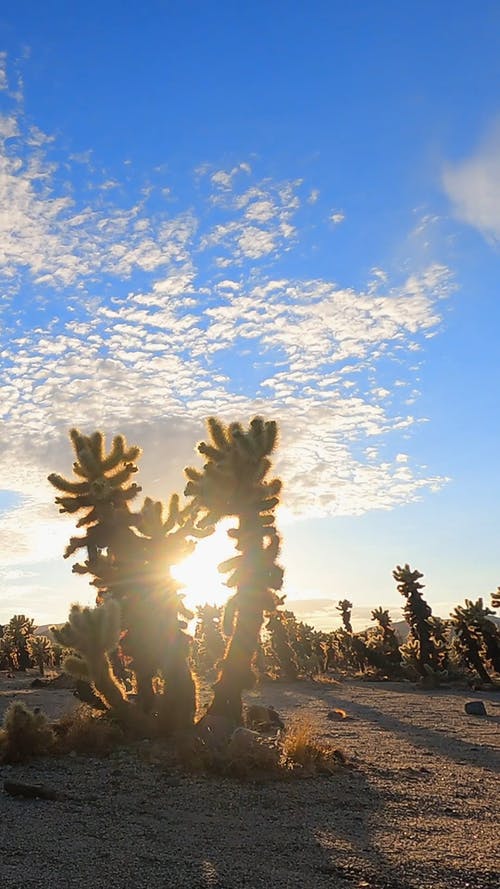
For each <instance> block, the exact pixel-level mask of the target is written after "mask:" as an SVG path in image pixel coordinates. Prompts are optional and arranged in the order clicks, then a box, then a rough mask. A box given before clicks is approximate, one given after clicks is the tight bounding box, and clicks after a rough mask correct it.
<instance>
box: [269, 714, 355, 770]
mask: <svg viewBox="0 0 500 889" xmlns="http://www.w3.org/2000/svg"><path fill="white" fill-rule="evenodd" d="M281 746H282V752H283V765H284V766H285V767H288V768H292V769H293V768H294V767H297V766H298V767H299V768H300V769H301V770H302V771H303V772H304V773H306V774H308V775H311V774H313V775H314V774H322V773H323V774H324V773H327V774H331V773H333V772H336V771H338V769H339V768H340V767H341V766H342V765H345V764H346V757H345V755H344V754H343V753H342V751H341V750H339V749H338V748H335V747H332V746H331V745H330V744H326V743H324V742H323V741H320V740H318V737H317V730H316V729H315V726H314V723H313V721H312V720H311V719H310V718H309V717H307V716H304V715H300V716H297V717H296V718H295V719H293V720H292V721H291V722H290V724H289V725H288V726H287V728H286V730H285V733H284V735H283V738H282V740H281Z"/></svg>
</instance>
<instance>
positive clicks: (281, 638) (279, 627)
mask: <svg viewBox="0 0 500 889" xmlns="http://www.w3.org/2000/svg"><path fill="white" fill-rule="evenodd" d="M266 629H267V631H268V633H269V635H270V643H271V652H272V654H273V655H274V656H275V658H276V660H277V661H278V664H279V668H280V673H281V675H282V676H283V677H284V678H285V679H290V680H294V679H297V676H298V675H299V667H298V663H297V658H296V656H295V652H294V650H293V648H292V646H291V644H290V637H289V634H288V626H287V622H286V620H285V614H284V612H282V611H275V612H273V613H272V614H270V615H269V617H268V620H267V624H266Z"/></svg>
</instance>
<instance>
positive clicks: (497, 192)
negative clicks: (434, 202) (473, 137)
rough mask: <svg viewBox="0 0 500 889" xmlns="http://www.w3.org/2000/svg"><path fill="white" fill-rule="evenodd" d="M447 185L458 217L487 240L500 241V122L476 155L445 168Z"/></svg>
mask: <svg viewBox="0 0 500 889" xmlns="http://www.w3.org/2000/svg"><path fill="white" fill-rule="evenodd" d="M443 187H444V190H445V192H446V194H447V196H448V198H449V199H450V201H451V202H452V205H453V209H454V213H455V216H456V217H457V218H458V219H460V220H462V222H466V223H467V224H468V225H471V226H472V227H473V228H475V229H477V230H478V231H479V232H480V233H481V234H482V235H483V236H484V237H485V238H486V239H487V240H489V241H491V242H493V243H496V244H498V243H499V242H500V123H497V125H496V126H495V127H494V128H493V129H492V130H491V132H490V133H489V135H488V137H487V138H486V139H485V140H484V141H483V142H482V143H481V144H480V145H479V147H478V148H477V150H476V151H475V153H474V154H472V155H471V156H470V157H468V158H466V159H465V160H463V161H460V162H458V163H455V164H447V165H446V167H445V169H444V171H443Z"/></svg>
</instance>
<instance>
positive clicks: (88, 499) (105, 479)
mask: <svg viewBox="0 0 500 889" xmlns="http://www.w3.org/2000/svg"><path fill="white" fill-rule="evenodd" d="M70 435H71V440H72V443H73V447H74V450H75V452H76V456H77V461H76V462H75V464H74V466H73V469H74V472H75V474H76V475H77V476H78V477H79V479H80V480H79V481H77V482H73V481H68V480H67V479H65V478H63V477H61V476H59V475H56V474H53V475H51V476H49V481H50V482H51V483H52V484H53V485H54V486H55V487H56V488H57V489H58V490H59V491H62V492H63V493H62V495H61V496H58V497H57V498H56V502H57V503H58V504H59V506H60V507H61V512H68V513H77V512H81V513H83V515H82V517H81V518H80V520H79V521H78V527H85V529H86V533H85V536H83V537H73V538H72V539H71V540H70V544H69V546H68V547H67V549H66V553H65V556H66V557H68V556H70V555H71V554H72V553H74V552H75V551H76V550H77V549H81V548H86V550H87V558H86V560H85V561H84V562H83V563H80V564H76V565H74V567H73V571H75V572H77V573H79V574H89V575H91V577H92V580H91V584H92V585H93V586H95V587H96V588H97V603H98V605H99V606H102V605H104V604H106V603H107V602H108V601H109V600H112V601H116V602H118V603H119V604H120V609H119V613H120V615H121V618H120V621H121V624H120V632H119V634H118V636H119V641H120V650H121V652H122V654H123V655H124V656H125V658H126V659H127V661H128V663H129V665H130V668H131V670H132V671H133V672H134V674H135V682H136V690H137V703H138V706H139V709H140V710H142V711H143V712H144V713H153V712H155V713H157V714H158V715H159V717H160V719H159V722H160V723H161V725H162V727H163V729H164V730H165V731H168V730H174V729H177V728H181V727H187V726H188V725H189V724H190V723H192V721H193V718H194V712H195V687H194V682H193V679H192V676H191V673H190V671H189V667H188V653H189V652H188V649H189V638H188V637H187V636H186V634H185V632H184V630H185V629H186V626H187V624H186V619H189V618H190V617H191V614H190V612H188V611H187V609H186V608H185V607H184V605H183V603H182V596H181V595H180V586H181V585H180V584H179V583H177V582H176V581H175V580H174V578H173V577H172V575H171V572H170V569H171V568H172V567H173V565H175V564H177V563H178V562H179V561H181V560H182V559H183V558H185V557H186V555H189V553H190V552H191V551H192V549H193V547H194V538H195V537H199V536H205V535H206V534H208V533H211V530H212V529H211V527H210V526H207V527H206V528H205V529H201V530H200V529H198V528H196V527H195V517H194V516H193V515H192V513H191V510H190V508H189V507H188V508H186V509H184V510H180V508H179V499H178V497H177V495H174V496H173V497H172V498H171V501H170V506H169V509H168V510H167V511H165V509H164V507H163V505H162V503H161V502H155V501H153V500H151V499H150V498H146V500H145V501H144V504H143V506H142V509H141V510H140V511H139V512H137V513H135V512H132V511H131V510H130V508H129V505H128V504H129V502H130V501H131V500H133V499H134V497H135V496H136V495H137V493H138V492H139V491H140V490H141V489H140V488H139V487H138V486H137V485H136V484H134V483H131V476H132V475H133V474H134V473H135V472H136V471H137V467H136V465H135V463H134V461H135V460H136V459H137V457H138V456H139V454H140V449H139V448H137V447H127V446H126V443H125V439H124V438H123V436H117V437H116V438H115V439H114V441H113V446H112V449H111V452H110V453H109V454H106V453H105V449H104V437H103V435H102V433H101V432H95V433H94V434H93V435H90V436H85V435H82V434H81V433H80V432H78V431H77V430H75V429H73V430H72V431H71V433H70ZM82 629H83V628H82ZM86 630H87V631H88V632H92V628H91V626H90V625H88V626H87V625H86ZM116 644H118V639H117V640H116ZM73 666H76V665H73ZM101 666H102V665H101ZM158 674H161V676H162V678H163V679H164V680H165V694H162V695H161V696H155V692H154V689H153V680H154V677H155V676H157V675H158ZM115 679H116V677H115ZM94 681H95V680H94ZM96 687H97V686H96ZM108 687H109V686H108ZM109 690H110V691H111V693H112V694H113V699H114V700H115V701H117V702H118V699H117V698H116V694H115V689H114V688H110V687H109ZM101 693H102V694H103V695H104V692H102V690H101ZM104 696H105V695H104ZM158 697H161V700H158V699H157V698H158ZM108 703H109V704H110V703H111V702H110V701H108ZM122 709H123V708H122Z"/></svg>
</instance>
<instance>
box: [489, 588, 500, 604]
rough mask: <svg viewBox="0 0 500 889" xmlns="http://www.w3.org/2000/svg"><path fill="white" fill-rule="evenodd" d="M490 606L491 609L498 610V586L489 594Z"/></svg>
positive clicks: (499, 595) (499, 601)
mask: <svg viewBox="0 0 500 889" xmlns="http://www.w3.org/2000/svg"><path fill="white" fill-rule="evenodd" d="M491 604H492V606H493V608H500V586H499V587H498V588H497V589H496V590H495V592H494V593H492V594H491Z"/></svg>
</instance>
